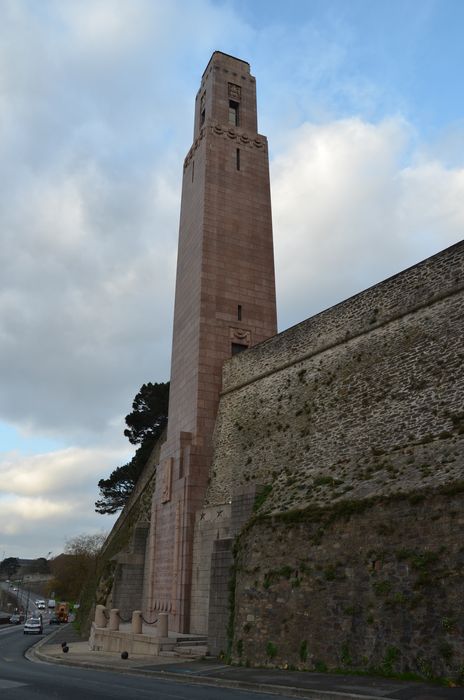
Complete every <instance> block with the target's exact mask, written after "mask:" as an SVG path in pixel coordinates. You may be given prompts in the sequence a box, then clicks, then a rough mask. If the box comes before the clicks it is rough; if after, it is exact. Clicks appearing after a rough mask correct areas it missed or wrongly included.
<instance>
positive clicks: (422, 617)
mask: <svg viewBox="0 0 464 700" xmlns="http://www.w3.org/2000/svg"><path fill="white" fill-rule="evenodd" d="M463 289H464V243H460V244H457V245H455V246H452V247H451V248H448V249H447V250H445V251H443V252H441V253H439V254H438V255H436V256H434V257H432V258H429V259H428V260H425V261H424V262H422V263H420V264H419V265H416V266H415V267H413V268H410V269H408V270H406V271H404V272H402V273H400V274H399V275H396V276H395V277H392V278H390V279H388V280H386V281H384V282H382V283H381V284H379V285H376V286H375V287H372V288H371V289H368V290H366V291H365V292H362V293H361V294H358V295H356V296H355V297H352V298H351V299H348V300H347V301H346V302H343V303H342V304H339V305H337V306H335V307H333V308H332V309H329V310H328V311H325V312H323V313H321V314H318V315H317V316H315V317H313V318H311V319H309V320H307V321H304V322H303V323H301V324H299V325H297V326H295V327H293V328H291V329H289V330H288V331H285V332H284V333H281V334H280V335H278V336H275V337H274V338H272V339H270V340H268V341H266V342H264V343H262V344H260V345H259V346H257V347H255V348H252V349H250V350H248V351H246V352H245V353H243V354H241V355H240V356H239V357H236V358H233V359H232V360H230V361H229V362H227V363H226V366H225V368H224V381H223V393H222V396H221V401H220V406H219V413H218V419H217V423H216V432H215V456H214V460H213V464H212V469H211V474H210V485H209V489H208V494H207V503H206V506H207V507H212V506H219V505H220V504H223V503H229V502H232V504H233V503H234V499H235V498H237V496H236V492H237V490H240V489H244V488H246V487H247V486H252V485H254V484H261V485H263V484H264V485H268V488H267V489H266V492H265V493H266V494H267V497H266V498H265V499H263V500H262V504H261V505H260V507H259V510H258V512H257V514H256V515H255V516H254V517H252V519H251V521H250V523H249V525H248V526H247V527H246V528H245V531H244V533H243V534H242V536H241V537H240V538H239V540H238V547H237V565H238V568H237V572H236V576H237V579H236V604H235V611H236V612H235V625H234V643H233V647H232V649H233V654H234V656H235V658H237V659H238V658H241V659H242V660H244V659H247V660H248V661H249V662H250V663H263V662H265V661H267V662H268V663H282V664H285V663H291V664H294V665H299V664H303V665H305V664H306V665H305V667H306V668H307V667H312V668H314V667H317V664H321V665H323V664H326V665H327V666H330V667H337V666H338V667H340V666H345V667H357V668H361V667H362V668H367V667H369V666H377V667H379V668H380V667H382V668H384V670H385V669H387V670H388V668H390V667H391V668H390V670H401V669H403V670H404V669H405V668H411V669H413V670H415V671H416V672H418V673H423V674H425V675H427V674H428V675H433V674H436V675H446V671H447V670H448V672H449V673H454V674H455V675H456V674H457V673H458V672H457V670H456V669H457V668H458V664H459V663H461V664H462V661H463V649H462V640H461V641H458V639H459V634H461V637H462V630H463V628H464V618H463V614H462V612H461V610H460V608H459V605H458V604H457V600H458V597H459V595H461V596H462V593H463V590H462V584H461V583H460V580H461V579H462V576H461V574H462V565H463V557H464V550H463V547H462V541H464V538H463V534H464V527H463V526H464V520H463V519H462V517H460V516H459V510H458V508H459V504H460V499H461V496H460V494H461V492H462V491H463V488H462V486H463V476H464V469H463V467H464V449H463V445H464V439H463V435H464V406H463V401H462V397H463V395H464V393H463V390H464V372H463V355H464V348H463V342H462V341H463V328H464V325H463V316H464V291H463ZM421 499H426V500H425V501H422V500H421ZM424 504H426V505H424ZM453 513H454V515H453ZM390 525H391V527H390V529H388V528H389V526H390ZM235 534H237V533H234V532H233V531H232V528H231V530H230V535H231V536H233V535H235ZM203 547H204V545H203ZM440 548H441V549H440ZM372 562H374V564H372ZM421 566H423V567H425V568H423V569H422V570H421ZM369 567H371V568H369ZM372 567H373V568H372ZM376 567H377V568H376ZM379 567H380V568H379ZM415 567H416V568H415ZM430 567H432V569H433V571H432V572H431V575H430V577H429V580H428V579H427V576H425V573H426V572H427V571H429V569H430ZM279 572H280V573H279ZM310 572H311V573H310ZM324 572H325V573H324ZM382 572H383V573H382ZM421 572H422V573H423V574H424V576H423V578H422V579H420V580H418V576H419V574H420V573H421ZM429 573H430V571H429ZM327 577H328V578H327ZM332 577H333V579H332ZM205 578H206V574H205V572H204V573H203V579H205ZM292 581H293V583H292ZM321 581H322V583H323V585H320V584H321ZM430 581H431V582H430ZM329 582H330V583H331V585H329ZM332 582H334V583H332ZM434 582H435V584H436V585H438V587H439V592H438V593H437V591H436V590H434V588H433V585H434ZM437 582H439V583H437ZM376 584H378V585H376ZM212 593H213V592H211V591H210V593H209V595H210V600H211V596H212ZM387 594H388V595H387ZM390 594H391V595H390ZM312 597H314V601H315V602H314V603H311V599H312ZM437 598H439V599H440V600H439V601H437ZM392 601H393V602H392ZM216 603H217V600H216ZM224 605H225V601H224ZM395 605H396V607H395ZM343 609H345V610H347V611H350V610H351V611H352V613H351V612H345V613H343ZM305 610H306V611H307V614H306V613H305V612H304V611H305ZM286 611H290V612H289V614H287V612H286ZM317 611H319V612H317ZM290 613H291V614H290ZM390 618H391V620H390ZM400 618H401V620H402V622H401V624H399V622H398V621H399V620H400ZM440 621H441V622H440ZM429 624H432V627H433V629H434V632H433V633H432V634H434V635H435V640H438V641H435V642H434V645H435V646H433V645H432V642H431V638H430V629H429V628H428V625H429ZM440 624H442V627H441V628H440ZM329 628H330V629H329ZM439 628H440V630H441V632H442V634H438V631H439ZM401 630H403V631H402V632H401ZM405 630H406V631H405ZM407 630H409V632H408V631H407ZM445 633H446V634H445ZM447 635H448V636H447ZM449 635H451V637H450V636H449ZM453 635H454V636H453ZM278 638H279V639H282V640H283V641H282V643H281V644H280V649H278V650H277V651H274V647H273V646H272V645H275V646H277V642H276V641H275V640H276V639H278ZM362 640H364V641H362ZM366 640H370V642H371V644H373V645H374V647H373V651H372V654H370V655H369V653H367V652H368V651H369V648H370V647H369V644H368V643H367V642H366ZM303 642H304V643H305V644H304V645H303V647H301V645H302V644H303ZM268 643H269V644H270V646H268ZM437 645H441V647H440V648H441V649H442V651H441V652H440V653H439V650H438V651H437V649H438V647H437ZM432 647H433V648H432ZM305 649H306V651H305ZM303 657H304V662H303ZM437 659H438V661H437ZM311 664H312V665H311ZM321 667H322V666H321ZM421 669H422V670H421Z"/></svg>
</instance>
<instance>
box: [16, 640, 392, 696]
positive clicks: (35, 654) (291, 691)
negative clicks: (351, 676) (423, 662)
mask: <svg viewBox="0 0 464 700" xmlns="http://www.w3.org/2000/svg"><path fill="white" fill-rule="evenodd" d="M57 631H58V630H57ZM52 634H55V633H52ZM49 639H50V635H49V636H48V637H47V638H45V639H42V640H40V642H38V643H37V644H34V645H33V646H32V647H30V648H29V649H28V650H27V652H26V654H25V656H26V658H27V659H28V660H29V661H32V662H34V661H35V662H37V661H38V662H39V663H48V664H58V665H64V666H74V667H78V668H88V669H94V670H96V671H109V672H115V673H123V674H127V675H139V676H145V677H150V678H156V679H157V680H164V681H175V682H176V683H183V684H191V685H208V686H211V687H217V688H235V689H237V690H248V691H251V692H255V693H267V694H268V695H277V696H280V697H281V696H283V695H287V696H290V697H295V698H308V699H311V700H379V696H378V695H360V694H358V693H343V692H340V691H333V690H320V689H317V690H316V689H311V688H296V687H294V686H285V685H274V684H271V683H269V684H268V683H252V682H248V681H234V680H230V679H225V678H224V679H222V678H212V677H211V676H201V675H193V674H188V673H182V674H180V673H171V672H169V671H148V670H146V669H141V668H137V667H136V666H132V667H130V666H129V667H127V668H121V667H120V666H112V665H110V664H99V663H98V662H90V661H78V660H77V659H76V660H73V659H68V658H63V659H62V658H60V657H56V656H49V655H47V654H46V653H44V652H42V651H41V647H42V646H43V645H44V644H45V643H46V642H48V641H49ZM382 697H383V700H388V696H386V695H384V696H382Z"/></svg>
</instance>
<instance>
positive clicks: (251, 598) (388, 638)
mask: <svg viewBox="0 0 464 700" xmlns="http://www.w3.org/2000/svg"><path fill="white" fill-rule="evenodd" d="M463 490H464V489H463ZM365 505H367V502H365ZM463 505H464V495H463V493H456V494H455V495H451V494H446V495H435V496H429V497H426V498H425V499H424V500H423V501H420V502H417V501H415V499H408V498H407V497H399V498H396V499H395V498H393V499H391V500H389V501H385V502H382V501H379V502H377V503H372V504H370V505H369V506H368V507H366V508H365V510H363V509H360V510H359V512H356V510H353V511H352V512H351V513H350V511H349V510H348V509H347V510H346V511H343V510H341V509H340V510H339V511H338V512H335V513H332V514H330V513H329V512H326V514H325V517H321V518H320V519H317V518H314V517H311V515H310V514H306V517H305V516H304V515H301V517H300V519H296V520H295V521H293V522H292V521H291V520H289V519H287V520H286V519H283V520H280V519H279V518H275V519H264V520H262V521H258V522H256V523H255V524H254V525H253V526H252V527H250V528H249V529H248V530H247V531H246V532H245V533H244V535H243V536H242V537H241V538H240V540H239V546H238V552H239V554H238V557H237V572H236V577H237V578H236V581H237V584H236V597H235V601H236V602H235V623H234V629H235V636H234V645H233V658H234V659H235V660H236V661H242V662H244V663H250V662H251V663H252V664H258V665H263V664H264V665H266V664H273V665H279V666H283V667H285V666H286V665H293V666H295V667H297V668H301V669H311V670H321V671H322V670H326V669H330V668H332V669H335V668H338V669H341V668H346V669H350V668H351V669H363V670H368V669H375V670H377V671H380V672H383V673H386V674H389V673H392V672H397V673H399V672H407V671H409V672H413V673H416V674H418V675H421V676H425V677H429V678H432V677H440V676H441V677H450V676H455V677H456V676H459V675H460V674H463V670H464V647H463V629H464V611H463V608H462V601H463V600H464V577H463V573H464V544H463V543H464V538H463V534H464V516H463Z"/></svg>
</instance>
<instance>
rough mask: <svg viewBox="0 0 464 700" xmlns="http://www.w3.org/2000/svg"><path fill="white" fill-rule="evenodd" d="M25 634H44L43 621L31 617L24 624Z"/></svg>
mask: <svg viewBox="0 0 464 700" xmlns="http://www.w3.org/2000/svg"><path fill="white" fill-rule="evenodd" d="M24 634H43V627H42V620H41V619H40V618H39V617H30V618H29V619H28V620H27V621H26V622H25V624H24Z"/></svg>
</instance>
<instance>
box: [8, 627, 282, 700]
mask: <svg viewBox="0 0 464 700" xmlns="http://www.w3.org/2000/svg"><path fill="white" fill-rule="evenodd" d="M49 633H50V631H49V630H48V629H45V634H49ZM36 641H37V637H32V636H30V635H24V634H23V626H22V625H19V626H16V625H15V626H14V627H13V626H9V627H1V628H0V698H1V700H54V699H56V698H59V699H61V698H63V700H93V699H94V698H95V699H96V698H99V699H100V698H108V700H110V699H111V700H118V698H121V699H122V698H124V700H135V699H137V700H145V699H146V700H228V699H229V698H230V699H231V700H232V699H233V700H257V698H261V700H275V698H276V696H275V695H267V694H263V693H259V694H256V693H252V692H248V691H241V690H235V689H230V688H218V687H209V686H202V685H189V684H186V683H175V682H173V681H164V680H158V679H155V678H145V677H141V676H131V675H129V674H120V673H110V672H107V671H94V670H91V669H80V668H72V667H69V666H64V667H63V666H57V665H55V664H44V663H33V662H31V661H28V660H27V659H26V658H24V652H25V651H26V650H27V649H28V647H30V646H31V645H32V644H34V643H35V642H36ZM279 697H281V698H282V699H283V700H290V698H288V697H287V696H283V695H281V696H279Z"/></svg>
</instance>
